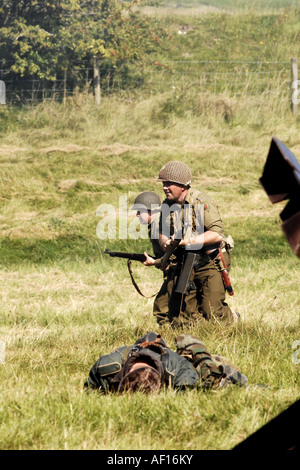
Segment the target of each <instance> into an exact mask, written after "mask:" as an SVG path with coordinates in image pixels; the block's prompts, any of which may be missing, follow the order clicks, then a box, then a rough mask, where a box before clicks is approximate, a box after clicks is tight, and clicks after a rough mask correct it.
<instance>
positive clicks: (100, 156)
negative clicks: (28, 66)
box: [0, 14, 300, 451]
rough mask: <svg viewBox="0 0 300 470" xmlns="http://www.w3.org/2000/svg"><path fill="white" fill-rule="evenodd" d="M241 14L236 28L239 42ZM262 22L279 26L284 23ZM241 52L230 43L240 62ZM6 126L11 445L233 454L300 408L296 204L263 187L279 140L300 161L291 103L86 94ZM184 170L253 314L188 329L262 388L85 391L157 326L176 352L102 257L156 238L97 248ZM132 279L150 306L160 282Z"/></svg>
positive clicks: (3, 179) (192, 93) (13, 117)
mask: <svg viewBox="0 0 300 470" xmlns="http://www.w3.org/2000/svg"><path fill="white" fill-rule="evenodd" d="M252 15H253V14H252ZM174 18H175V19H174ZM247 18H248V19H250V18H253V17H250V16H247V15H244V14H243V17H242V18H240V21H241V23H240V29H239V30H238V35H239V37H240V38H241V37H242V33H243V31H244V32H245V36H244V37H245V38H247V39H245V41H246V43H245V44H242V45H241V47H242V48H243V49H241V51H240V54H241V55H240V57H243V55H244V54H245V50H246V45H247V44H248V47H249V51H250V52H249V54H250V56H253V57H256V54H257V47H256V45H254V44H253V43H252V42H251V37H250V35H249V36H247V34H248V33H249V31H250V29H251V26H250V22H249V23H247V21H248V19H247ZM238 19H239V17H237V18H233V19H232V20H231V19H230V18H229V17H228V18H224V22H228V23H227V26H228V29H229V30H230V31H233V25H234V24H238V23H239V21H238ZM172 21H175V22H176V21H177V19H176V17H173V20H172ZM189 21H193V20H192V19H189ZM201 21H203V25H206V28H207V27H208V25H210V26H209V27H211V28H212V27H213V24H214V21H215V26H216V28H218V27H219V32H220V33H221V32H222V28H221V27H220V26H219V16H218V15H216V16H214V15H211V16H209V17H207V18H206V19H203V20H201ZM265 21H266V22H267V29H268V28H272V27H274V28H275V25H276V24H278V22H279V21H280V20H279V17H278V16H276V15H275V17H274V16H270V17H268V18H267V17H266V20H265ZM171 23H172V22H171V21H170V24H171ZM259 24H260V23H259V21H258V20H257V23H256V26H257V27H258V25H259ZM272 25H273V26H272ZM282 25H283V26H282V28H283V30H282V38H283V39H282V43H281V45H280V47H279V49H278V50H276V51H275V55H276V57H281V58H282V57H285V56H286V55H290V52H291V51H290V43H289V40H290V38H291V31H292V30H293V28H294V26H295V23H294V17H292V16H291V15H289V16H288V17H282ZM208 29H209V28H208ZM208 29H207V30H206V31H208ZM225 30H226V28H225ZM247 31H248V33H247ZM246 33H247V34H246ZM225 36H226V35H225ZM194 37H195V36H194ZM270 37H271V35H270ZM229 38H230V35H227V36H226V37H224V45H223V46H222V47H225V43H226V42H227V44H229V42H228V41H229ZM191 42H192V41H191ZM238 42H239V40H238V39H236V40H235V41H234V42H233V43H230V44H231V46H232V49H233V50H235V51H238ZM178 44H179V43H178ZM193 45H194V48H195V54H196V49H197V41H195V43H193ZM293 47H294V46H293ZM295 47H296V46H295ZM297 47H298V46H297ZM266 50H269V49H266ZM279 50H280V54H279ZM182 51H183V48H182V45H181V46H180V45H178V51H177V52H178V56H180V54H181V53H182ZM173 53H174V50H169V51H166V52H165V57H166V59H167V58H170V57H171V56H172V54H173ZM219 53H220V50H219V51H218V52H217V54H218V56H219ZM168 54H169V55H168ZM251 54H252V55H251ZM210 57H211V56H210ZM0 124H1V125H0V208H1V210H0V280H1V286H2V290H1V294H2V303H1V308H0V340H1V341H3V342H4V343H5V353H6V354H5V363H4V364H0V379H1V380H0V383H1V385H0V389H1V394H0V439H1V448H2V449H34V450H36V449H109V450H116V451H117V450H121V449H131V450H132V449H138V450H143V449H150V450H163V449H167V450H174V449H175V450H176V449H178V450H181V449H182V450H198V449H231V448H232V447H233V446H235V445H236V444H238V443H239V442H240V441H242V440H243V439H245V438H246V437H247V436H248V435H250V434H251V433H253V432H254V431H256V430H257V429H259V428H260V427H261V426H263V425H264V424H265V423H267V422H268V421H270V419H272V418H273V417H275V416H277V415H278V414H279V413H280V412H281V411H283V410H284V409H286V408H287V407H288V406H289V405H290V404H292V403H293V402H294V401H295V400H296V399H298V398H299V364H295V362H294V361H293V360H292V357H293V353H294V352H295V350H293V347H292V345H293V343H294V341H295V340H299V339H300V338H299V288H298V287H299V282H300V275H299V260H298V258H296V257H295V255H294V254H293V253H292V251H291V249H290V246H289V245H288V243H287V241H286V240H285V238H284V236H283V234H282V231H281V227H280V217H279V214H280V211H281V210H282V208H283V207H284V204H283V203H280V204H278V205H271V203H270V202H269V200H268V198H267V196H266V194H265V192H264V191H263V189H262V188H261V186H260V184H259V181H258V179H259V177H260V176H261V174H262V169H263V165H264V162H265V160H266V156H267V154H268V150H269V145H270V141H271V137H272V135H276V136H277V137H278V138H279V139H281V140H282V141H283V142H284V143H285V144H286V145H287V146H288V147H289V148H290V149H291V150H292V151H293V152H294V154H295V155H296V157H297V158H298V159H299V157H300V140H299V128H300V124H299V115H292V114H291V112H290V108H289V104H288V103H287V102H286V101H284V100H283V99H282V97H280V95H279V94H278V95H275V97H274V96H268V95H266V94H263V95H260V96H257V97H253V96H249V95H248V94H247V92H246V90H245V91H244V92H243V93H242V95H241V96H240V98H239V99H237V98H236V97H232V96H230V95H229V94H228V95H227V94H223V95H222V96H215V95H214V94H212V93H201V92H200V91H199V90H197V89H193V88H191V89H189V90H185V91H183V90H182V91H181V92H180V93H179V92H178V91H174V90H173V91H172V90H171V91H168V92H165V93H161V94H157V95H153V96H151V97H147V96H140V97H132V98H128V97H127V98H126V99H121V98H120V96H111V97H110V98H105V97H104V98H103V102H102V105H101V107H100V108H97V107H96V106H95V105H94V102H93V98H92V97H91V96H89V95H80V96H77V97H74V98H73V99H70V100H68V103H67V105H66V106H63V105H59V104H57V103H45V104H41V105H40V106H37V107H35V108H21V109H17V108H12V107H5V108H4V107H1V108H0ZM177 159H180V160H183V161H185V162H186V163H188V164H189V165H190V167H191V169H192V172H193V175H194V186H195V187H196V188H199V189H201V190H203V191H204V192H208V193H209V194H210V195H211V196H212V197H213V198H214V199H215V200H216V201H217V202H218V205H219V207H220V211H221V214H222V218H223V220H224V224H225V229H226V233H228V234H229V233H230V234H231V235H232V236H233V239H234V241H235V247H234V250H233V253H232V262H233V265H232V271H231V274H230V276H231V280H232V283H233V287H234V290H235V295H234V296H233V297H230V298H228V302H229V304H230V305H231V306H232V308H235V309H236V310H238V311H239V312H240V314H241V317H242V321H241V322H240V324H238V325H234V326H227V327H225V326H222V325H219V324H212V323H207V322H199V324H197V325H196V326H195V327H194V328H193V331H192V332H193V333H194V334H196V335H198V336H199V337H201V338H202V340H203V341H204V342H205V343H206V344H207V346H208V348H209V349H210V351H211V352H213V353H219V354H223V355H225V356H227V357H228V358H230V359H231V360H232V361H233V362H234V363H236V364H237V365H239V366H240V368H241V370H242V372H243V373H244V374H246V375H247V376H248V378H249V383H250V384H251V385H253V387H250V388H247V389H237V388H234V387H233V388H227V389H224V390H220V391H217V392H212V391H210V392H205V393H203V392H199V391H196V390H191V391H187V392H184V393H178V394H175V393H174V392H173V391H171V390H166V391H164V392H163V393H162V394H161V395H160V397H159V398H158V397H151V396H150V397H147V398H145V397H143V396H141V395H139V394H137V395H135V396H132V397H128V396H122V397H117V396H114V395H108V396H101V397H100V396H99V395H97V394H96V393H90V394H86V393H85V392H84V391H83V383H84V381H85V379H86V377H87V375H88V373H89V370H90V368H91V366H92V365H93V364H94V362H95V361H96V360H97V358H98V357H99V355H101V354H104V353H106V352H108V351H110V350H112V349H114V348H116V347H118V346H120V345H121V344H124V343H126V344H130V343H132V342H133V341H135V339H136V338H137V337H138V336H140V335H141V334H142V333H144V332H145V331H149V330H159V331H160V332H161V333H162V334H163V336H164V337H165V338H166V341H167V343H168V344H169V345H170V347H172V348H174V346H175V344H174V336H175V335H176V334H177V333H179V332H180V331H179V330H178V331H172V330H171V329H169V328H168V327H164V328H162V329H159V328H158V326H157V325H156V322H155V320H154V318H153V315H152V300H151V299H146V298H142V297H140V296H139V295H138V294H137V292H136V291H135V290H134V287H133V286H132V284H131V281H130V278H129V275H128V272H127V267H126V262H125V261H122V260H118V259H112V258H109V257H108V256H106V255H104V249H105V248H111V249H118V250H120V251H129V250H130V251H136V252H142V251H143V250H144V249H147V250H148V251H150V250H151V248H150V246H149V243H148V241H147V240H139V239H137V240H131V239H129V240H118V239H117V240H100V239H99V238H98V237H97V235H96V227H97V224H98V222H99V220H100V218H99V216H97V214H96V211H97V208H98V207H99V206H100V205H101V204H112V205H113V206H114V207H115V208H116V209H118V204H119V197H120V195H121V196H127V198H128V204H129V205H130V204H131V203H132V202H133V201H134V198H135V197H136V195H137V194H138V193H139V192H141V191H144V190H156V191H157V192H159V194H160V195H161V196H163V194H162V188H161V185H160V184H159V183H158V182H157V181H156V178H157V175H158V172H159V169H160V168H161V166H162V165H163V164H164V163H165V162H167V161H169V160H177ZM132 217H133V216H132ZM132 220H133V219H132V218H131V215H129V218H128V223H130V222H131V221H132ZM117 228H118V227H117ZM133 269H134V275H135V277H136V280H137V282H138V284H139V286H140V287H141V289H142V291H143V292H144V293H145V294H146V295H148V296H150V295H152V294H154V293H155V292H157V291H158V289H159V287H160V284H161V273H160V272H159V271H157V270H155V269H151V268H145V267H143V266H142V265H140V264H138V263H133ZM255 384H265V385H267V388H259V387H255Z"/></svg>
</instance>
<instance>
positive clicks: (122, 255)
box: [104, 249, 146, 263]
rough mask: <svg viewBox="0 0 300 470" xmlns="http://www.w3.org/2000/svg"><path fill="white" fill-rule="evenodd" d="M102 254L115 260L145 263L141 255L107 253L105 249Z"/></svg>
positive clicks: (118, 252) (143, 256)
mask: <svg viewBox="0 0 300 470" xmlns="http://www.w3.org/2000/svg"><path fill="white" fill-rule="evenodd" d="M104 253H105V254H106V255H110V256H112V257H115V258H125V259H131V260H133V261H141V262H142V263H143V262H144V261H146V256H145V255H144V254H143V253H123V252H120V251H108V250H107V249H106V250H105V251H104Z"/></svg>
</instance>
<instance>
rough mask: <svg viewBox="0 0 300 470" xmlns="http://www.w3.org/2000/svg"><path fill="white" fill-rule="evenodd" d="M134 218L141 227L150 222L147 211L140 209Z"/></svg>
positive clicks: (149, 215)
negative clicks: (136, 218)
mask: <svg viewBox="0 0 300 470" xmlns="http://www.w3.org/2000/svg"><path fill="white" fill-rule="evenodd" d="M136 216H137V217H138V219H139V221H140V224H142V225H147V224H150V222H151V214H150V212H149V211H147V210H143V209H141V210H140V211H137V212H136Z"/></svg>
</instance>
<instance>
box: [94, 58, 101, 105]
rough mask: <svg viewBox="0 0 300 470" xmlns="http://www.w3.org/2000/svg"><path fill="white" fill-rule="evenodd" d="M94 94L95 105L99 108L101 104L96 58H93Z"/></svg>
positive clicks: (97, 61)
mask: <svg viewBox="0 0 300 470" xmlns="http://www.w3.org/2000/svg"><path fill="white" fill-rule="evenodd" d="M94 94H95V101H96V104H97V105H98V106H99V105H100V103H101V90H100V70H99V60H98V58H97V57H94Z"/></svg>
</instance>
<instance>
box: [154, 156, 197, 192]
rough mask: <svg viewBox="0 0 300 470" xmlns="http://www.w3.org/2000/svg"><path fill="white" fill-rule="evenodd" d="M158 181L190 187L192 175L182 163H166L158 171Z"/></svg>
mask: <svg viewBox="0 0 300 470" xmlns="http://www.w3.org/2000/svg"><path fill="white" fill-rule="evenodd" d="M158 181H171V182H172V183H178V184H182V185H183V186H190V185H191V183H192V173H191V170H190V169H189V167H188V166H187V165H186V164H185V163H183V162H178V161H174V162H168V163H166V164H165V165H164V166H163V167H162V169H161V170H160V172H159V176H158Z"/></svg>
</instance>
